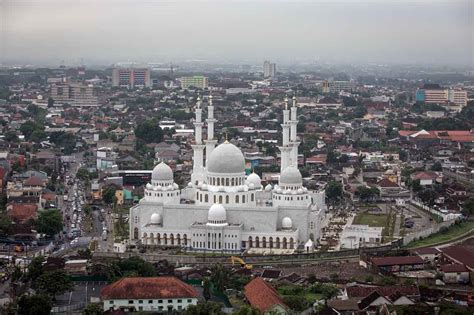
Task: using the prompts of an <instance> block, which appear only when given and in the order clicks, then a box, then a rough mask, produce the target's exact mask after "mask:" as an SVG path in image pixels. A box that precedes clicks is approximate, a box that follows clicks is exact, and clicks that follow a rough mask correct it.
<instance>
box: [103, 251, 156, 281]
mask: <svg viewBox="0 0 474 315" xmlns="http://www.w3.org/2000/svg"><path fill="white" fill-rule="evenodd" d="M155 275H156V270H155V267H154V266H153V264H151V263H149V262H147V261H144V260H143V259H141V258H140V257H138V256H133V257H130V258H127V259H122V260H120V261H118V262H115V263H113V264H110V265H109V266H108V268H107V277H108V278H109V280H116V279H117V278H121V277H124V276H140V277H153V276H155Z"/></svg>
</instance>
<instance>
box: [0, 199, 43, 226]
mask: <svg viewBox="0 0 474 315" xmlns="http://www.w3.org/2000/svg"><path fill="white" fill-rule="evenodd" d="M7 214H8V216H9V217H10V219H12V221H14V222H16V223H25V222H26V221H28V220H30V219H35V218H36V217H37V215H38V206H37V205H36V204H25V203H14V204H10V205H8V206H7Z"/></svg>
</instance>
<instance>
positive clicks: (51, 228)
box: [35, 209, 63, 236]
mask: <svg viewBox="0 0 474 315" xmlns="http://www.w3.org/2000/svg"><path fill="white" fill-rule="evenodd" d="M35 225H36V230H37V231H38V232H39V233H44V234H46V235H48V236H53V235H56V234H57V233H59V232H60V231H62V229H63V217H62V215H61V213H60V212H59V211H58V210H56V209H52V210H43V211H41V212H40V214H39V216H38V220H37V221H36V224H35Z"/></svg>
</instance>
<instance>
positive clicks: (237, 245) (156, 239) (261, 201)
mask: <svg viewBox="0 0 474 315" xmlns="http://www.w3.org/2000/svg"><path fill="white" fill-rule="evenodd" d="M296 111H297V106H296V99H293V106H292V107H291V110H289V109H288V104H287V106H286V107H285V110H284V123H283V125H282V126H283V145H282V146H281V147H280V150H281V151H282V162H281V174H280V178H279V183H278V184H277V185H274V186H272V185H267V186H265V187H264V186H263V185H262V182H261V179H260V177H259V176H258V175H257V174H255V173H252V174H250V175H248V176H247V175H246V173H245V158H244V155H243V154H242V152H241V150H240V149H239V148H237V147H236V146H235V145H233V144H231V143H229V142H227V141H226V142H224V143H222V144H220V145H218V146H217V147H216V140H215V139H214V123H215V122H216V121H217V120H216V119H215V118H214V116H213V115H214V113H213V112H214V110H213V104H212V97H211V98H210V100H209V106H208V110H207V112H208V119H207V120H206V123H207V133H208V135H207V140H205V141H203V140H202V136H201V133H202V126H203V124H204V123H203V121H202V117H201V113H202V112H201V102H200V100H199V99H198V103H197V106H196V120H195V128H196V132H195V135H196V137H195V144H194V145H193V146H192V147H193V151H194V156H193V173H192V175H191V182H190V183H189V184H188V185H187V187H186V188H184V189H179V187H178V185H177V184H176V183H175V182H174V178H173V171H172V170H171V168H170V167H169V166H168V165H166V164H165V163H160V164H158V165H157V166H156V167H155V168H154V170H153V173H152V178H151V182H150V183H148V184H147V185H146V187H145V196H144V198H143V199H142V200H140V202H139V204H138V205H136V206H135V207H133V208H131V209H130V239H131V240H134V241H137V242H141V243H143V244H145V245H156V246H159V245H166V246H179V247H182V248H184V249H186V250H190V251H218V252H242V251H246V250H251V251H256V252H259V251H271V252H274V253H291V252H293V251H295V250H296V249H297V248H298V247H299V246H301V247H303V245H304V244H305V243H306V242H307V240H308V239H311V240H313V241H314V242H317V241H318V239H319V237H320V234H321V227H322V225H323V222H325V220H324V217H325V213H326V205H325V192H324V191H323V190H320V191H310V190H308V189H307V188H306V187H304V186H303V179H302V176H301V173H300V171H299V170H298V165H297V154H298V145H299V141H298V138H297V135H296V125H297V123H298V122H297V112H296ZM290 112H291V114H290Z"/></svg>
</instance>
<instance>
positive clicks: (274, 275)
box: [262, 269, 281, 279]
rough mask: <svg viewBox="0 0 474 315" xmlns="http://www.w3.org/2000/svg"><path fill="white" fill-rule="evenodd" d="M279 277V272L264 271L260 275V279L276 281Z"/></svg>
mask: <svg viewBox="0 0 474 315" xmlns="http://www.w3.org/2000/svg"><path fill="white" fill-rule="evenodd" d="M280 275H281V270H269V269H265V270H264V271H263V273H262V278H268V279H278V278H279V277H280Z"/></svg>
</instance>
